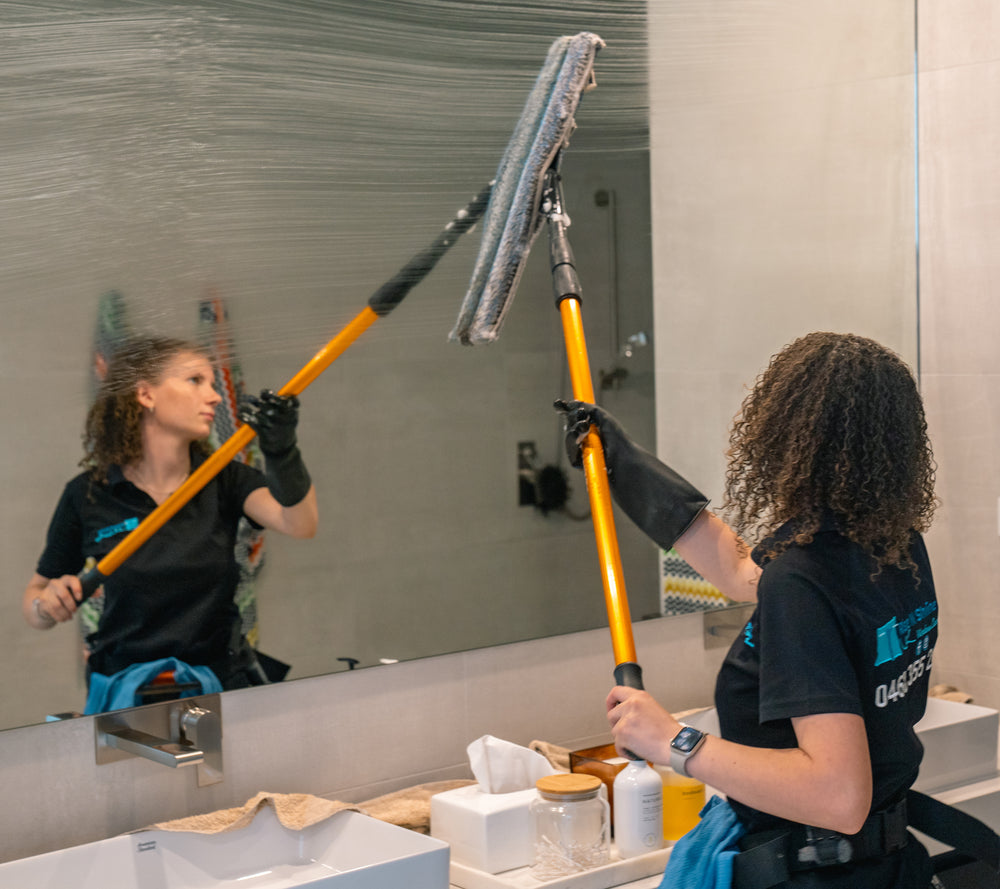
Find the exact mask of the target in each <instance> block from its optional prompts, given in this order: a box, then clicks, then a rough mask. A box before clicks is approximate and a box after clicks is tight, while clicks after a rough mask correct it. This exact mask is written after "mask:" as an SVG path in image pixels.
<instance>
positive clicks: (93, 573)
mask: <svg viewBox="0 0 1000 889" xmlns="http://www.w3.org/2000/svg"><path fill="white" fill-rule="evenodd" d="M107 579H108V576H107V575H106V574H101V572H100V571H98V570H97V566H94V567H93V568H88V569H87V570H86V571H84V572H83V573H82V574H81V575H80V586H81V587H83V598H82V599H81V600H80V602H81V603H83V602H86V601H87V600H88V599H89V598H90V597H91V596H93V595H94V593H96V592H97V590H98V588H99V587H100V586H101V584H102V583H104V581H106V580H107Z"/></svg>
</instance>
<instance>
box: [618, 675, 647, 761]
mask: <svg viewBox="0 0 1000 889" xmlns="http://www.w3.org/2000/svg"><path fill="white" fill-rule="evenodd" d="M615 684H616V685H624V686H625V687H627V688H639V689H641V688H642V667H640V666H639V665H638V664H633V663H632V662H631V661H625V662H624V663H621V664H618V666H616V667H615ZM625 755H626V756H627V757H628V758H629V759H635V760H639V759H642V757H641V756H636V755H635V754H634V753H633V752H632V751H631V750H626V751H625Z"/></svg>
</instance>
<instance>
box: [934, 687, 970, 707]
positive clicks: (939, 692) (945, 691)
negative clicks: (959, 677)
mask: <svg viewBox="0 0 1000 889" xmlns="http://www.w3.org/2000/svg"><path fill="white" fill-rule="evenodd" d="M927 694H928V695H929V696H930V697H932V698H943V699H944V700H946V701H958V702H959V703H960V704H971V703H972V695H970V694H968V693H966V692H964V691H962V690H961V689H958V688H955V686H954V685H935V686H933V687H932V688H931V689H930V690H929V691H928V692H927Z"/></svg>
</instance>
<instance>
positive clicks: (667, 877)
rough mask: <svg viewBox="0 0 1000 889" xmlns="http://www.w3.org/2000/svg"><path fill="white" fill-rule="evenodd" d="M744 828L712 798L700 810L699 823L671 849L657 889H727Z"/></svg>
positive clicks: (723, 804)
mask: <svg viewBox="0 0 1000 889" xmlns="http://www.w3.org/2000/svg"><path fill="white" fill-rule="evenodd" d="M744 833H746V828H744V827H743V824H742V823H741V822H740V820H739V819H738V818H737V817H736V813H735V812H734V811H733V807H732V806H730V805H729V803H728V802H727V801H726V800H724V799H723V798H722V797H721V796H713V797H712V798H711V799H710V800H709V801H708V802H707V803H705V807H704V808H703V809H702V810H701V821H699V822H698V825H697V826H696V827H694V828H692V829H691V830H690V831H688V832H687V833H686V834H684V836H682V837H681V838H680V839H679V840H678V841H677V842H676V843H675V844H674V847H673V849H671V850H670V858H669V859H668V860H667V869H666V870H665V871H664V872H663V882H661V883H660V889H729V887H730V886H732V884H733V859H734V858H735V857H736V855H737V853H738V852H739V846H738V845H737V843H738V841H739V839H740V837H741V836H743V834H744Z"/></svg>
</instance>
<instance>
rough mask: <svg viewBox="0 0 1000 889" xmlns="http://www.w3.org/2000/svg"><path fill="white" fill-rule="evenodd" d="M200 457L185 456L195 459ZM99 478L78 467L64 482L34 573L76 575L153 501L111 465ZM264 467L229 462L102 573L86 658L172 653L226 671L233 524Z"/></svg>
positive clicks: (109, 666)
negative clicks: (104, 575) (99, 608)
mask: <svg viewBox="0 0 1000 889" xmlns="http://www.w3.org/2000/svg"><path fill="white" fill-rule="evenodd" d="M203 460H204V457H202V456H201V455H200V454H197V455H196V454H193V455H192V463H193V465H194V466H197V465H198V464H200V463H201V462H202V461H203ZM108 476H109V478H108V481H107V482H106V483H98V482H94V481H93V480H92V479H91V477H90V476H89V475H88V474H87V473H81V474H80V475H78V476H76V477H75V478H74V479H72V480H71V481H70V482H69V483H68V484H67V485H66V487H65V489H64V490H63V494H62V497H61V498H60V500H59V504H58V506H57V507H56V510H55V514H54V515H53V517H52V521H51V523H50V525H49V531H48V538H47V542H46V546H45V550H44V552H43V553H42V555H41V558H40V559H39V561H38V569H37V570H38V573H39V574H41V575H42V576H43V577H60V576H62V575H64V574H77V573H79V572H80V571H81V570H82V568H83V565H84V562H85V561H86V559H87V558H88V557H90V556H93V557H94V558H95V559H97V560H98V561H100V559H102V558H103V557H104V556H105V555H107V554H108V553H109V552H111V550H112V549H114V547H115V546H116V545H117V544H118V543H119V542H120V541H121V540H122V539H123V538H124V537H125V536H126V535H127V534H128V533H129V531H131V530H132V529H133V528H135V527H137V526H138V525H139V523H140V522H141V521H142V520H143V519H144V518H145V517H146V516H147V515H148V514H149V513H150V512H152V511H153V509H155V508H156V504H155V502H154V501H153V499H152V498H151V497H150V496H149V495H148V494H146V493H145V492H144V491H141V490H139V488H137V487H136V486H135V485H133V484H132V483H131V482H130V481H128V480H127V479H126V478H125V477H124V475H123V474H122V472H121V469H120V468H118V467H117V466H115V467H112V468H111V470H110V471H109V473H108ZM264 484H265V481H264V475H263V473H261V472H259V471H258V470H256V469H253V468H252V467H249V466H246V465H244V464H243V463H238V462H232V463H229V464H228V465H227V466H226V467H224V468H223V469H222V471H221V472H220V473H219V474H218V475H217V476H215V478H213V479H212V480H211V481H210V482H208V484H206V485H205V487H204V488H202V490H201V491H199V492H198V493H197V494H195V496H194V497H192V498H191V500H190V501H189V502H188V503H186V504H185V505H184V506H183V507H182V508H181V509H180V510H179V511H178V512H177V514H176V515H174V516H172V517H171V518H170V520H169V521H168V522H167V523H166V524H165V525H164V526H163V527H162V528H160V529H159V530H158V531H157V532H156V533H155V534H154V535H153V536H152V537H151V538H150V539H149V540H148V541H147V542H146V543H144V544H143V545H142V546H141V547H140V548H139V549H138V550H136V552H135V553H133V554H132V555H131V556H130V557H129V558H128V559H126V560H125V562H124V563H122V565H121V566H119V568H118V569H117V570H115V571H114V572H113V573H112V574H111V576H110V577H109V578H108V579H107V581H105V584H104V596H105V604H104V609H103V611H102V613H101V619H100V623H99V625H98V628H97V631H96V632H94V633H92V634H90V635H89V636H88V637H87V642H88V644H89V645H90V647H91V654H90V659H89V666H90V667H91V668H92V669H93V670H95V671H97V672H98V673H104V674H105V675H111V674H113V673H116V672H118V671H119V670H122V669H124V668H126V667H129V666H131V665H132V664H136V663H142V662H145V661H152V660H157V659H159V658H163V657H176V658H179V659H180V660H182V661H184V662H186V663H189V664H192V665H195V666H201V665H206V666H210V667H212V668H213V669H214V670H216V672H217V673H224V672H225V664H226V663H227V662H228V659H229V655H228V650H229V646H230V642H231V637H232V632H233V628H234V626H235V625H237V622H238V620H239V614H238V611H237V608H236V605H235V604H234V602H233V593H234V590H235V588H236V584H237V582H238V580H239V568H238V566H237V564H236V560H235V557H234V545H235V542H236V531H237V526H238V524H239V521H240V518H241V517H242V516H243V504H244V502H245V501H246V498H247V496H248V495H249V494H250V493H251V492H252V491H255V490H256V489H257V488H260V487H262V486H264Z"/></svg>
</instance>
